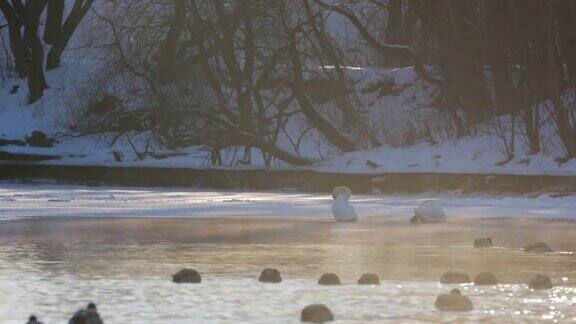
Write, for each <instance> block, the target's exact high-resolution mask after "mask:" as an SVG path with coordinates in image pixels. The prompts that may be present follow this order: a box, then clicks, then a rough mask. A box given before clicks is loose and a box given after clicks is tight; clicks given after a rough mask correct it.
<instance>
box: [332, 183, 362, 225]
mask: <svg viewBox="0 0 576 324" xmlns="http://www.w3.org/2000/svg"><path fill="white" fill-rule="evenodd" d="M351 195H352V191H351V190H350V188H348V187H344V186H341V187H336V188H334V190H332V197H333V198H334V202H333V203H332V214H334V218H335V219H336V221H338V222H356V221H357V220H358V214H357V213H356V210H355V209H354V207H353V206H352V204H350V202H349V201H348V200H349V199H350V196H351Z"/></svg>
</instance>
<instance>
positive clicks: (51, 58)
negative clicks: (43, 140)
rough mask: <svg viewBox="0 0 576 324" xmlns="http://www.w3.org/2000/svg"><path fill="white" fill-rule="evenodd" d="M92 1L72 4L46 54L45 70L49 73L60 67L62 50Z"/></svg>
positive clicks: (84, 0) (83, 0)
mask: <svg viewBox="0 0 576 324" xmlns="http://www.w3.org/2000/svg"><path fill="white" fill-rule="evenodd" d="M94 1H95V0H76V2H74V6H73V7H72V11H71V12H70V15H69V16H68V18H67V19H66V22H64V25H63V26H62V28H60V33H59V36H58V39H57V40H56V41H55V44H54V45H53V46H52V48H51V49H50V51H49V52H48V56H47V60H46V70H48V71H50V70H53V69H55V68H57V67H59V66H60V62H61V59H62V53H64V50H65V49H66V47H68V42H69V41H70V39H71V38H72V35H73V34H74V32H75V31H76V28H77V27H78V25H79V24H80V22H81V21H82V19H83V18H84V16H85V15H86V13H87V12H88V9H90V6H92V3H94Z"/></svg>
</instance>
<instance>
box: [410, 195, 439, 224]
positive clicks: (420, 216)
mask: <svg viewBox="0 0 576 324" xmlns="http://www.w3.org/2000/svg"><path fill="white" fill-rule="evenodd" d="M410 222H411V223H416V224H420V223H445V222H446V213H445V212H444V210H443V209H442V207H440V205H438V204H437V203H436V202H434V201H432V200H427V201H425V202H423V203H422V204H421V205H420V206H419V207H418V208H416V209H415V210H414V217H412V218H411V219H410Z"/></svg>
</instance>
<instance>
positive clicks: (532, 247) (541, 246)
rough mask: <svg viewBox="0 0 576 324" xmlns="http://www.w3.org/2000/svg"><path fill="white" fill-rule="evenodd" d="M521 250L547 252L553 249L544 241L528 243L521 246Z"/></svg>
mask: <svg viewBox="0 0 576 324" xmlns="http://www.w3.org/2000/svg"><path fill="white" fill-rule="evenodd" d="M522 251H524V252H534V253H548V252H554V250H552V249H551V248H550V247H549V246H548V244H546V243H544V242H533V243H530V244H528V245H526V246H524V247H523V248H522Z"/></svg>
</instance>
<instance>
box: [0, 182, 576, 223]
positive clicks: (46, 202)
mask: <svg viewBox="0 0 576 324" xmlns="http://www.w3.org/2000/svg"><path fill="white" fill-rule="evenodd" d="M430 198H432V199H435V200H437V201H438V202H439V203H440V204H441V205H443V206H444V207H445V208H446V212H447V214H448V217H449V218H450V217H456V218H460V217H521V218H548V219H554V218H563V219H576V212H574V206H576V196H567V197H562V198H551V197H549V196H538V197H536V198H534V197H532V198H527V197H496V196H480V195H477V196H460V195H456V194H453V195H446V194H445V195H434V196H430V195H354V196H353V197H352V199H351V201H352V203H353V204H354V206H355V207H356V209H357V211H358V213H359V215H360V217H361V218H362V217H376V218H383V219H392V220H402V219H406V220H408V219H409V217H410V216H412V213H413V209H414V208H415V207H417V206H418V205H419V204H420V203H421V202H422V201H423V200H426V199H430ZM331 201H332V197H331V196H330V193H326V194H306V193H298V192H289V191H272V192H234V191H206V190H182V189H156V188H155V189H152V188H104V187H103V188H87V187H80V186H58V185H36V186H32V185H16V184H6V183H2V184H0V219H2V220H9V219H16V218H22V217H191V218H200V217H225V216H243V217H261V218H267V217H284V218H310V219H327V220H328V219H332V215H331V212H330V204H331Z"/></svg>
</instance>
